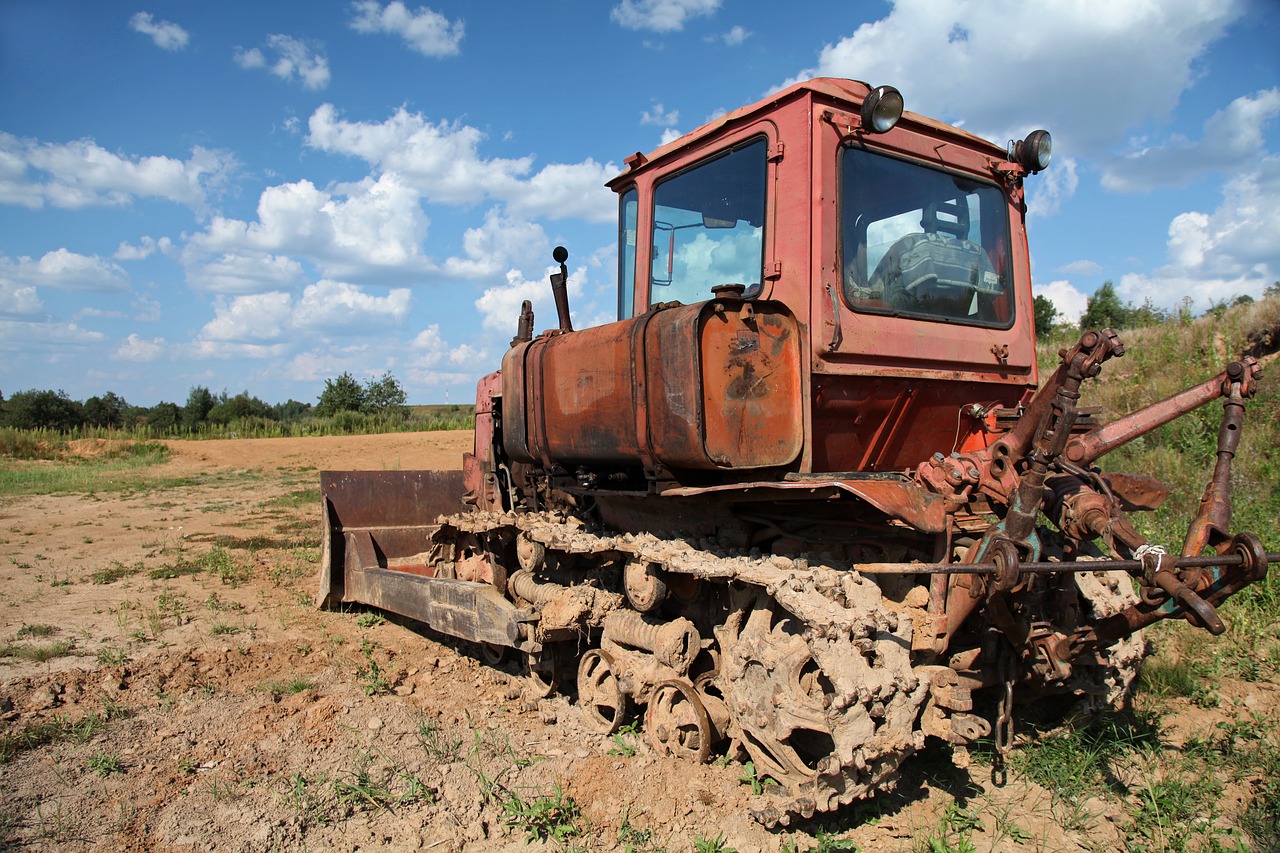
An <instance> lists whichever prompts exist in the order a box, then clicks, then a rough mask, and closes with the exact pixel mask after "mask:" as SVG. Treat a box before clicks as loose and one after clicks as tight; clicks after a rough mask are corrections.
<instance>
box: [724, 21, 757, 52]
mask: <svg viewBox="0 0 1280 853" xmlns="http://www.w3.org/2000/svg"><path fill="white" fill-rule="evenodd" d="M752 35H753V33H752V32H751V31H750V30H747V29H744V28H743V27H741V26H733V27H731V28H730V29H729V32H727V33H724V34H723V35H721V36H720V40H721V41H723V42H724V43H725V44H727V45H728V46H729V47H737V46H738V45H740V44H742V43H743V42H744V41H746V40H747V39H749V38H751V36H752Z"/></svg>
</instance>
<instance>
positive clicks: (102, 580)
mask: <svg viewBox="0 0 1280 853" xmlns="http://www.w3.org/2000/svg"><path fill="white" fill-rule="evenodd" d="M140 571H142V564H141V563H135V564H134V565H132V566H126V565H124V564H123V563H121V562H118V561H116V560H112V561H111V565H109V566H107V567H106V568H105V569H98V571H96V572H94V573H93V574H91V575H89V582H90V583H96V584H109V583H115V582H116V581H118V580H121V579H122V578H127V577H129V576H130V575H136V574H137V573H138V572H140Z"/></svg>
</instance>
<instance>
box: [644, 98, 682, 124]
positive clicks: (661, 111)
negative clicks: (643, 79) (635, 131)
mask: <svg viewBox="0 0 1280 853" xmlns="http://www.w3.org/2000/svg"><path fill="white" fill-rule="evenodd" d="M640 123H641V124H656V125H657V126H658V127H673V126H675V125H677V124H679V123H680V111H679V110H671V111H668V110H667V109H666V107H664V106H663V105H662V104H659V103H656V102H655V103H654V105H653V109H651V110H645V111H644V112H642V113H641V114H640Z"/></svg>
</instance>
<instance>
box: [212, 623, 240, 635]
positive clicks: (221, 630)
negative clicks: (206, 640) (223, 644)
mask: <svg viewBox="0 0 1280 853" xmlns="http://www.w3.org/2000/svg"><path fill="white" fill-rule="evenodd" d="M209 633H210V634H213V635H214V636H215V637H219V636H224V635H230V634H239V633H240V629H239V628H237V627H236V626H235V625H228V624H227V623H226V622H214V623H213V627H212V628H210V629H209Z"/></svg>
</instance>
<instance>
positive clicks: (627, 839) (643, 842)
mask: <svg viewBox="0 0 1280 853" xmlns="http://www.w3.org/2000/svg"><path fill="white" fill-rule="evenodd" d="M617 843H618V844H621V845H622V849H623V851H624V853H639V851H645V853H650V852H651V853H658V851H660V850H662V849H663V848H661V847H655V846H653V843H654V841H653V830H652V829H640V828H639V827H637V826H632V825H631V812H630V811H627V812H626V813H625V814H623V815H622V824H621V825H620V826H619V827H618V841H617Z"/></svg>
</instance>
